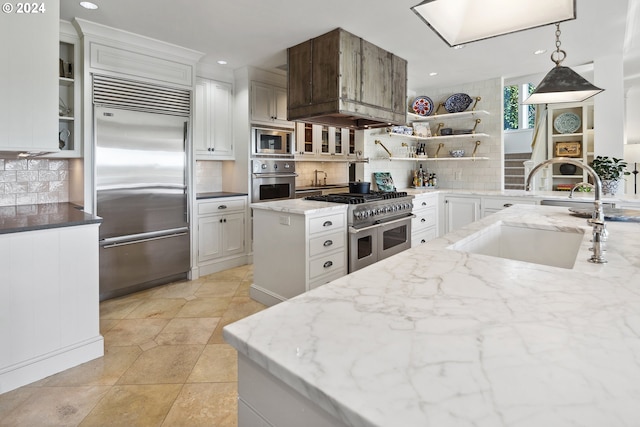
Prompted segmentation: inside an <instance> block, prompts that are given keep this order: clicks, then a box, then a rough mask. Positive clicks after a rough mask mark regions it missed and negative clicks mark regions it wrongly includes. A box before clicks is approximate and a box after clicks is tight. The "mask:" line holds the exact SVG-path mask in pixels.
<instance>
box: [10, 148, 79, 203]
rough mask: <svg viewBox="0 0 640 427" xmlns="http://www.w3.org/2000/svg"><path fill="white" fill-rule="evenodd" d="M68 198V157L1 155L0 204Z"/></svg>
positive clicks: (65, 199)
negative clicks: (11, 157)
mask: <svg viewBox="0 0 640 427" xmlns="http://www.w3.org/2000/svg"><path fill="white" fill-rule="evenodd" d="M68 201H69V161H68V160H62V159H1V158H0V206H15V205H35V204H42V203H58V202H68Z"/></svg>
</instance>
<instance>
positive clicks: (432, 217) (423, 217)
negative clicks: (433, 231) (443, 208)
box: [411, 206, 437, 231]
mask: <svg viewBox="0 0 640 427" xmlns="http://www.w3.org/2000/svg"><path fill="white" fill-rule="evenodd" d="M414 214H415V215H416V217H415V218H413V219H412V220H411V229H412V230H415V231H418V230H423V229H425V228H428V227H433V226H435V225H436V219H437V218H436V208H435V206H434V207H430V208H427V209H420V210H418V211H415V212H414Z"/></svg>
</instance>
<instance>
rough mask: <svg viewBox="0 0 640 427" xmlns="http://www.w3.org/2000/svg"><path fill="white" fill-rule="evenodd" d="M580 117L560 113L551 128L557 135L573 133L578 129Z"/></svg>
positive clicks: (573, 114)
mask: <svg viewBox="0 0 640 427" xmlns="http://www.w3.org/2000/svg"><path fill="white" fill-rule="evenodd" d="M581 123H582V121H581V120H580V116H578V115H577V114H575V113H562V114H560V115H559V116H558V117H556V119H555V120H554V121H553V128H554V129H555V130H556V132H558V133H574V132H575V131H577V130H578V129H580V124H581Z"/></svg>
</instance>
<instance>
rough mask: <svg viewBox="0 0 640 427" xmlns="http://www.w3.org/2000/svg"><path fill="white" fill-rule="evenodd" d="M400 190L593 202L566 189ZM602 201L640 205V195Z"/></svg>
mask: <svg viewBox="0 0 640 427" xmlns="http://www.w3.org/2000/svg"><path fill="white" fill-rule="evenodd" d="M400 191H406V192H407V193H408V194H413V195H417V194H423V193H442V194H453V195H456V194H459V195H461V196H489V197H532V198H534V199H537V200H574V201H584V202H593V200H594V193H593V192H584V193H583V192H577V191H575V192H574V193H573V197H572V198H569V192H568V191H537V190H536V191H525V190H456V189H446V188H428V187H425V188H424V189H422V188H407V189H404V190H400ZM602 201H603V202H605V203H607V202H609V203H611V202H613V203H616V202H625V203H638V204H639V205H640V195H638V194H624V195H616V196H608V195H607V196H603V197H602Z"/></svg>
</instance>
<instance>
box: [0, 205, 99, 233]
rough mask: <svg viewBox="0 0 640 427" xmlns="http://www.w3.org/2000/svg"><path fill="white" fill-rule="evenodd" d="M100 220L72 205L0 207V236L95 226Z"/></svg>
mask: <svg viewBox="0 0 640 427" xmlns="http://www.w3.org/2000/svg"><path fill="white" fill-rule="evenodd" d="M100 222H102V218H100V217H99V216H96V215H92V214H88V213H86V212H84V211H83V210H82V208H81V207H80V206H77V205H74V204H72V203H46V204H41V205H18V206H0V234H8V233H19V232H22V231H33V230H44V229H48V228H59V227H73V226H76V225H85V224H95V223H100Z"/></svg>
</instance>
